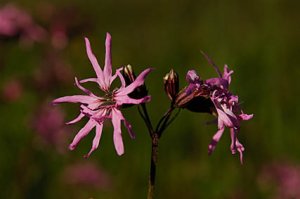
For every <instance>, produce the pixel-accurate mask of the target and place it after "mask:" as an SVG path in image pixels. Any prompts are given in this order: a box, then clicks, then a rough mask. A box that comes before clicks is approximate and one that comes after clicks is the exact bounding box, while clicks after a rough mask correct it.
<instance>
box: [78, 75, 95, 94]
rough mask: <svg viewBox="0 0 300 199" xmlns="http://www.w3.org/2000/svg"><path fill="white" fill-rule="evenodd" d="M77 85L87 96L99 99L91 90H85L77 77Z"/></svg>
mask: <svg viewBox="0 0 300 199" xmlns="http://www.w3.org/2000/svg"><path fill="white" fill-rule="evenodd" d="M75 84H76V86H77V87H78V88H79V89H80V90H82V91H83V92H85V93H86V94H87V95H89V96H91V97H97V96H96V95H94V94H93V93H92V92H91V91H90V90H88V89H86V88H84V87H83V86H81V84H80V83H79V81H78V79H77V77H75Z"/></svg>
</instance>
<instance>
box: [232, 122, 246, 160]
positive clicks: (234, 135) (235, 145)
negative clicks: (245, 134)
mask: <svg viewBox="0 0 300 199" xmlns="http://www.w3.org/2000/svg"><path fill="white" fill-rule="evenodd" d="M237 133H238V129H234V128H230V137H231V145H230V149H231V153H232V154H236V152H237V151H238V152H239V153H240V161H241V164H243V151H244V150H245V148H244V146H243V145H242V144H241V143H240V142H239V140H238V139H237Z"/></svg>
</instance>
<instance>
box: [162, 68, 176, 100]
mask: <svg viewBox="0 0 300 199" xmlns="http://www.w3.org/2000/svg"><path fill="white" fill-rule="evenodd" d="M164 86H165V92H166V93H167V95H168V97H169V98H170V99H171V100H172V101H174V100H175V98H176V96H177V94H178V91H179V77H178V74H177V73H176V72H175V71H174V70H173V69H171V70H170V72H169V73H167V74H166V75H165V76H164Z"/></svg>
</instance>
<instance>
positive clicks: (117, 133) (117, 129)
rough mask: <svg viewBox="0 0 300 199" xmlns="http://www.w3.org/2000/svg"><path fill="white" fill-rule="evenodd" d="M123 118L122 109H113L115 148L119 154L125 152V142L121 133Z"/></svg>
mask: <svg viewBox="0 0 300 199" xmlns="http://www.w3.org/2000/svg"><path fill="white" fill-rule="evenodd" d="M121 119H122V117H120V111H118V110H117V109H114V108H113V109H112V124H113V126H114V135H113V137H114V138H113V139H114V144H115V149H116V151H117V154H118V155H119V156H120V155H123V154H124V144H123V140H122V135H121V133H122V132H121Z"/></svg>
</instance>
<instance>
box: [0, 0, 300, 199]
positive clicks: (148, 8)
mask: <svg viewBox="0 0 300 199" xmlns="http://www.w3.org/2000/svg"><path fill="white" fill-rule="evenodd" d="M13 2H14V5H16V6H18V7H19V8H20V9H24V10H25V11H26V12H28V13H29V14H30V15H31V16H32V19H33V21H34V23H36V24H38V25H39V26H41V27H42V28H43V29H44V30H45V32H46V36H45V38H44V39H43V40H42V41H38V42H33V43H31V44H24V43H23V42H22V41H21V40H20V38H19V37H18V36H14V37H1V40H0V77H1V78H0V86H1V102H0V114H1V119H0V187H1V191H0V198H90V197H91V198H101V199H105V198H146V193H147V183H148V181H147V180H148V171H149V161H150V149H151V148H150V139H149V137H148V133H147V131H146V128H145V125H144V124H143V122H142V119H141V118H140V117H139V115H138V112H137V109H136V108H135V107H133V108H130V109H126V110H125V111H124V115H125V116H126V118H127V119H128V120H129V121H130V122H131V123H132V125H133V128H134V131H135V132H136V134H137V137H136V139H135V140H131V139H130V138H129V136H128V134H127V132H126V130H125V128H124V129H123V139H124V143H125V154H124V155H123V156H121V157H118V156H117V155H116V153H115V150H114V148H113V142H112V132H113V129H112V127H111V123H110V122H107V125H106V126H105V128H104V133H103V137H102V139H101V143H100V147H99V149H98V150H97V151H95V152H94V153H93V155H92V156H91V157H90V158H89V159H84V158H83V155H84V154H86V153H87V152H88V150H89V148H90V145H91V141H92V139H93V132H91V133H90V135H89V136H88V137H87V138H85V139H84V140H83V141H82V142H81V143H80V145H79V146H78V148H77V149H76V150H75V151H69V150H68V149H67V148H68V143H69V142H70V141H71V140H72V138H73V137H74V136H75V134H76V133H77V131H78V130H79V129H80V128H81V127H82V126H83V125H84V124H85V122H86V120H84V121H82V122H80V123H78V124H76V125H73V126H72V127H67V126H65V125H64V124H63V122H66V121H69V120H70V119H72V118H73V117H75V116H76V114H77V113H78V110H79V108H78V105H69V104H68V105H60V106H57V107H52V106H50V105H49V103H50V102H51V100H53V99H55V98H57V97H60V96H64V95H72V94H79V93H80V91H79V90H78V89H76V88H75V86H74V76H76V77H78V78H79V79H83V78H88V77H93V76H95V74H94V71H93V69H92V66H91V64H90V63H89V60H88V58H87V56H86V53H85V45H84V40H83V37H84V36H87V37H88V38H89V39H90V41H91V44H92V47H93V50H94V52H95V54H96V56H97V58H98V61H99V63H100V65H103V63H104V41H105V34H106V32H109V33H110V34H111V35H112V42H113V48H112V56H113V66H114V69H116V68H117V67H119V66H122V65H125V64H131V65H132V66H133V67H134V69H135V70H136V72H140V71H142V70H143V69H144V68H146V67H153V68H155V70H154V71H153V72H152V73H151V74H150V75H149V77H148V78H147V80H146V83H147V87H148V89H149V93H150V94H151V95H152V101H151V103H150V104H149V105H148V107H149V112H150V115H151V117H152V118H153V120H154V121H157V120H158V119H159V117H160V116H161V115H162V114H163V113H164V110H166V109H167V107H168V104H169V101H168V98H167V96H166V95H165V94H164V91H163V81H162V77H163V76H164V74H165V73H167V72H168V71H169V70H170V68H174V69H175V70H176V71H177V72H178V73H179V76H180V85H181V87H183V86H184V85H185V84H186V83H185V74H186V72H187V71H188V70H189V69H191V68H193V69H195V70H197V72H198V74H199V75H200V76H201V77H202V78H204V79H206V78H210V77H214V76H216V73H215V71H214V70H213V69H212V68H211V67H210V66H209V65H208V64H207V62H206V60H205V59H204V58H203V56H202V55H201V53H200V51H201V50H203V51H205V52H206V53H207V54H209V55H210V56H211V57H212V58H213V60H214V61H215V62H216V63H217V64H218V65H219V66H220V67H222V68H223V65H224V64H228V65H229V67H230V68H231V69H233V70H234V74H233V77H232V78H233V79H232V84H231V90H232V92H233V93H235V94H238V95H239V97H240V101H241V102H242V105H241V106H242V107H243V109H244V111H245V112H246V113H249V114H250V113H253V114H254V118H253V119H252V120H250V121H248V122H243V123H242V127H241V131H240V135H239V139H240V141H241V142H242V143H243V144H244V146H245V148H246V150H245V153H244V165H240V162H239V158H238V155H235V156H233V155H231V152H230V148H229V146H230V136H229V132H228V131H226V132H225V133H224V135H223V138H222V139H221V141H220V143H219V144H218V146H217V148H216V150H215V152H214V153H213V155H212V156H208V155H207V147H208V144H209V142H210V140H211V137H212V136H213V134H214V133H215V132H216V130H217V127H216V125H206V124H205V123H206V122H207V121H210V120H212V119H213V117H212V116H210V115H204V114H197V113H191V112H188V111H185V110H183V111H181V113H180V115H179V116H178V118H177V120H176V122H174V123H173V124H172V125H171V126H170V128H169V129H168V130H167V131H166V132H165V134H164V135H163V137H162V139H161V142H160V150H159V165H158V171H157V172H158V173H157V186H156V196H157V198H207V199H210V198H211V199H217V198H230V199H233V198H243V199H247V198H249V199H250V198H277V197H278V198H298V197H300V194H299V193H296V192H297V191H296V188H295V187H294V189H293V188H291V187H292V186H296V187H297V186H298V185H299V186H298V187H300V179H299V177H300V169H299V165H300V162H299V161H300V159H299V157H300V144H298V142H299V139H300V136H299V119H300V118H299V113H300V107H299V105H298V104H299V99H298V98H299V86H300V84H299V79H298V78H299V76H300V70H299V66H298V62H299V60H298V58H299V52H300V40H299V35H300V34H299V33H300V32H299V17H300V14H299V2H297V1H292V0H290V1H284V0H253V1H249V2H246V1H238V0H229V1H214V0H213V1H203V0H199V1H197V0H193V1H192V0H176V1H167V0H163V1H148V0H147V1H138V0H135V1H134V0H130V1H116V0H112V1H88V0H86V1H79V0H76V1H58V0H56V1H48V2H46V1H29V0H22V1H21V0H20V1H13ZM10 3H12V1H10ZM6 4H7V2H5V1H1V3H0V6H1V7H3V6H5V5H6ZM0 28H1V27H0ZM57 31H58V33H61V32H62V34H64V35H65V37H66V38H64V39H62V40H58V44H62V42H64V43H65V44H64V45H63V44H62V45H58V46H57V45H55V42H53V40H55V38H56V37H55V34H56V33H57ZM53 35H54V36H53ZM58 35H59V34H58ZM58 38H60V37H58ZM74 165H75V166H74ZM76 165H77V167H78V168H77V167H76ZM78 165H79V166H78ZM80 165H81V166H82V165H83V166H82V168H83V170H84V171H83V170H80V169H82V168H81V167H80ZM91 165H92V166H91ZM89 166H91V167H93V169H94V170H93V169H91V168H90V167H89ZM74 168H75V169H74ZM76 168H77V169H78V170H76ZM72 169H73V170H72ZM291 170H292V172H291ZM72 172H73V173H72ZM93 172H94V173H93ZM282 172H283V174H282ZM289 172H290V173H292V174H290V173H289ZM70 173H71V174H70ZM80 174H82V176H83V177H82V176H78V175H80ZM288 175H291V176H296V178H295V180H294V181H292V182H291V184H292V185H290V184H289V183H288V182H287V180H289V179H290V178H289V177H287V176H288ZM297 175H298V177H297ZM95 176H96V177H95ZM76 180H77V181H76ZM295 183H298V184H296V185H295ZM286 184H288V186H287V187H289V188H291V190H288V188H285V186H286ZM284 191H287V192H288V193H283V192H284ZM280 194H283V195H280ZM284 194H286V195H284ZM293 194H294V195H293ZM295 194H298V195H295Z"/></svg>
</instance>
